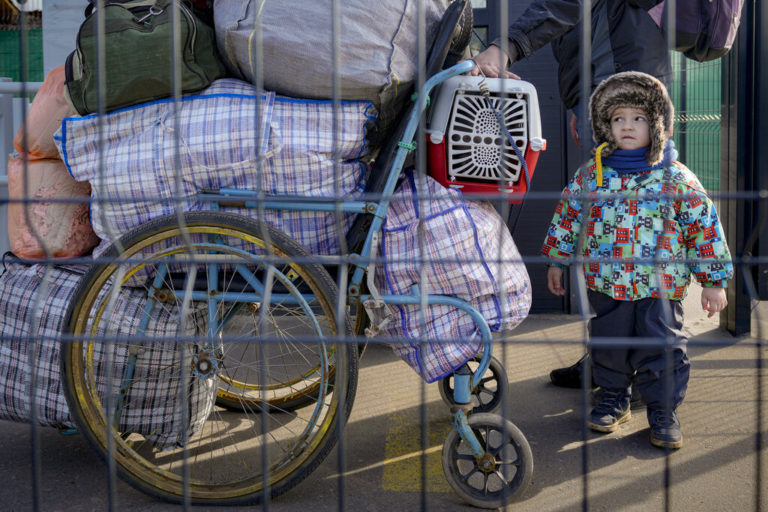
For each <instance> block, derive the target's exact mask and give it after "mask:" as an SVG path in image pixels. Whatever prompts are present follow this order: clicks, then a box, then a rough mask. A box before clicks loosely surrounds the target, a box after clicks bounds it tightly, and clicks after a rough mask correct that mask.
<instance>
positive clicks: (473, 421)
mask: <svg viewBox="0 0 768 512" xmlns="http://www.w3.org/2000/svg"><path fill="white" fill-rule="evenodd" d="M468 421H469V426H470V428H471V429H472V431H473V432H474V433H475V436H476V437H477V440H478V441H479V442H480V446H481V447H482V448H483V450H484V451H485V454H484V455H483V457H481V458H480V459H478V458H476V457H475V456H474V454H473V453H472V451H471V449H470V447H469V445H468V443H467V442H465V441H464V440H463V439H462V438H461V437H460V436H459V432H458V431H457V430H455V429H454V430H451V432H450V433H449V434H448V438H447V439H446V440H445V443H444V444H443V472H444V473H445V478H446V479H447V480H448V483H449V484H450V486H451V488H453V490H454V491H455V492H456V494H458V495H459V496H461V498H462V499H463V500H465V501H466V502H467V503H469V504H471V505H474V506H475V507H480V508H491V509H493V508H499V507H501V506H503V505H504V504H505V503H508V502H512V501H515V500H516V499H518V498H519V497H520V496H521V495H522V494H523V493H524V492H525V490H526V489H527V488H528V484H530V482H531V475H532V474H533V454H532V453H531V447H530V445H529V444H528V441H527V440H526V439H525V436H524V435H523V433H522V432H520V429H518V428H517V427H516V426H515V424H514V423H512V422H511V421H509V420H505V419H504V418H502V417H501V416H499V415H496V414H488V413H484V414H483V413H481V414H473V415H471V416H470V417H469V418H468Z"/></svg>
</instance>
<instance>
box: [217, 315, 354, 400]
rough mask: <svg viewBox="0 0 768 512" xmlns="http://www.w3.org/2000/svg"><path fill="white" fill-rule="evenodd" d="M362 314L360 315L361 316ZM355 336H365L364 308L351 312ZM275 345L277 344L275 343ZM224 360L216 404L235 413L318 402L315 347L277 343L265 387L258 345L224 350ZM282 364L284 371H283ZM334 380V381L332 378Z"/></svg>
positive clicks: (246, 345) (242, 345)
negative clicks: (262, 405)
mask: <svg viewBox="0 0 768 512" xmlns="http://www.w3.org/2000/svg"><path fill="white" fill-rule="evenodd" d="M358 312H359V313H358ZM350 316H351V322H352V325H353V326H354V330H353V332H354V334H355V336H356V337H357V338H358V339H361V338H362V337H363V336H364V335H365V328H366V327H367V326H368V323H369V322H368V316H367V315H366V314H365V312H364V311H362V308H359V307H358V308H354V310H352V311H350ZM273 345H275V344H273ZM224 348H225V351H224V361H223V364H222V368H221V373H220V374H219V389H218V392H217V394H216V404H217V405H220V406H222V407H226V408H228V409H231V410H233V411H238V410H242V409H243V408H246V409H247V408H250V407H253V405H254V404H255V403H262V401H263V400H264V399H265V397H266V403H267V404H268V405H269V406H272V407H275V408H277V409H279V410H282V411H292V410H294V409H296V408H299V407H303V406H305V405H307V404H308V403H311V402H312V401H313V400H315V399H316V396H317V393H318V390H319V384H320V383H319V382H318V380H317V376H318V374H319V368H318V367H317V366H312V365H311V364H310V362H312V361H317V357H316V355H315V354H314V352H315V349H316V347H315V346H314V345H308V344H302V345H301V346H299V345H297V344H296V343H293V342H292V343H290V344H276V349H275V353H276V355H275V357H273V358H272V359H271V360H270V361H271V362H270V379H268V383H266V384H263V385H262V379H261V376H260V373H261V372H260V367H259V365H258V364H257V361H258V360H259V354H258V350H259V344H258V343H241V344H237V345H232V344H230V345H227V346H225V347H224ZM357 348H358V351H357V355H358V358H362V356H363V352H364V350H365V344H364V343H358V345H357ZM330 355H331V357H330V374H331V376H332V375H333V372H334V371H335V370H334V367H335V364H334V358H333V354H332V353H331V354H330ZM280 365H282V368H280ZM331 380H332V379H331Z"/></svg>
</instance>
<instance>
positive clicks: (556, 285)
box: [547, 267, 565, 296]
mask: <svg viewBox="0 0 768 512" xmlns="http://www.w3.org/2000/svg"><path fill="white" fill-rule="evenodd" d="M547 288H549V291H550V292H552V293H553V294H555V295H560V296H562V295H565V288H563V269H561V268H560V267H547Z"/></svg>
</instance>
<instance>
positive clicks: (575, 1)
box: [492, 0, 582, 59]
mask: <svg viewBox="0 0 768 512" xmlns="http://www.w3.org/2000/svg"><path fill="white" fill-rule="evenodd" d="M581 4H582V2H581V0H534V1H533V2H531V4H530V5H529V6H528V8H527V9H526V10H525V12H524V13H523V14H521V15H520V16H519V17H518V18H517V20H515V21H514V22H513V23H512V25H510V27H509V31H508V37H509V40H510V42H511V43H512V44H514V45H515V49H516V50H517V59H520V58H522V57H528V56H530V55H531V54H532V53H534V52H536V50H538V49H539V48H541V47H542V46H545V45H547V44H549V43H550V42H552V41H553V40H555V39H557V38H558V37H560V36H562V35H563V34H565V33H566V32H567V31H568V30H570V29H571V28H572V27H573V26H575V25H577V24H578V23H579V20H580V19H581V9H582V7H581ZM492 44H495V45H497V46H501V44H500V40H498V39H497V40H496V41H494V42H493V43H492Z"/></svg>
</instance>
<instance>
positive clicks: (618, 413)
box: [587, 388, 632, 432]
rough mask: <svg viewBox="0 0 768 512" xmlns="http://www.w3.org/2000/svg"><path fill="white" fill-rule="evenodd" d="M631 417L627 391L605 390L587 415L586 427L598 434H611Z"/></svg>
mask: <svg viewBox="0 0 768 512" xmlns="http://www.w3.org/2000/svg"><path fill="white" fill-rule="evenodd" d="M631 417H632V412H631V411H630V410H629V394H628V393H627V390H626V389H611V388H606V389H604V390H603V392H602V395H601V396H600V402H598V404H597V405H596V406H595V407H594V409H592V412H590V413H589V420H587V426H589V428H591V429H592V430H596V431H598V432H613V431H615V430H616V429H617V428H619V425H620V424H621V423H624V422H625V421H629V419H630V418H631Z"/></svg>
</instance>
